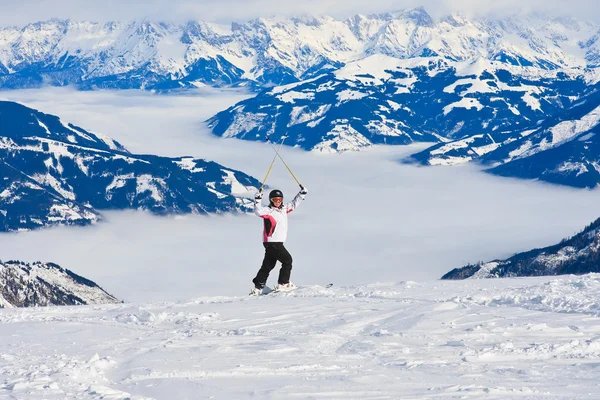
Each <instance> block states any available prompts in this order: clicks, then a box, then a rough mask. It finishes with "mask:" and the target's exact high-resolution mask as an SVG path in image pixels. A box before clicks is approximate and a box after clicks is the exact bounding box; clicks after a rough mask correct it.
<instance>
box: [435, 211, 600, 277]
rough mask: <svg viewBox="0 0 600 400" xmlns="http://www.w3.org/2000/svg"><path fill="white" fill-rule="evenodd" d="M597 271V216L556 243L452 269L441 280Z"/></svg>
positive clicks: (599, 257)
mask: <svg viewBox="0 0 600 400" xmlns="http://www.w3.org/2000/svg"><path fill="white" fill-rule="evenodd" d="M590 272H596V273H597V272H600V219H597V220H596V221H594V222H592V223H591V224H590V225H589V226H587V227H586V228H585V229H584V230H583V231H581V232H580V233H578V234H576V235H574V236H573V237H571V238H568V239H564V240H562V241H561V242H560V243H558V244H555V245H553V246H548V247H544V248H541V249H533V250H530V251H526V252H523V253H519V254H515V255H514V256H512V257H510V258H508V259H506V260H494V261H490V262H485V263H478V264H471V265H467V266H465V267H462V268H455V269H453V270H452V271H450V272H448V273H447V274H445V275H444V276H443V277H442V279H466V278H476V279H479V278H503V277H516V276H545V275H564V274H577V275H581V274H587V273H590Z"/></svg>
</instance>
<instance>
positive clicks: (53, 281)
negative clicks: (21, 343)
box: [0, 261, 120, 308]
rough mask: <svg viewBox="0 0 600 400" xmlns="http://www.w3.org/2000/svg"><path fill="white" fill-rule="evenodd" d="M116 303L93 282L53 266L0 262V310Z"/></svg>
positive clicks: (116, 300) (38, 263)
mask: <svg viewBox="0 0 600 400" xmlns="http://www.w3.org/2000/svg"><path fill="white" fill-rule="evenodd" d="M116 303H120V301H119V300H118V299H117V298H115V297H114V296H112V295H110V294H109V293H107V292H106V291H104V289H102V288H101V287H100V286H98V285H96V284H95V283H94V282H92V281H90V280H89V279H86V278H84V277H82V276H79V275H77V274H75V273H73V272H71V271H69V270H68V269H64V268H61V267H60V266H58V265H56V264H53V263H42V262H34V263H32V264H29V263H24V262H21V261H8V262H2V261H0V308H5V307H6V308H12V307H39V306H50V305H55V306H73V305H85V304H116Z"/></svg>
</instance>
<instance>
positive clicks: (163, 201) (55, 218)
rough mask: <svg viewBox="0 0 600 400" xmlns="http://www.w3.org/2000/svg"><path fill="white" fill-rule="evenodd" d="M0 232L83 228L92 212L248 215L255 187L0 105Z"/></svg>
mask: <svg viewBox="0 0 600 400" xmlns="http://www.w3.org/2000/svg"><path fill="white" fill-rule="evenodd" d="M0 171H1V172H2V175H1V178H0V231H17V230H23V229H35V228H38V227H42V226H48V225H59V224H60V225H63V224H67V225H85V224H89V223H94V222H96V221H97V220H98V219H99V218H100V214H99V212H98V210H104V209H143V210H149V211H151V212H153V213H157V214H166V213H202V214H204V213H220V212H236V211H248V210H250V208H251V205H252V201H251V200H250V199H249V198H248V197H251V192H252V191H256V187H258V186H259V185H260V182H258V181H257V180H256V179H254V178H252V177H250V176H248V175H246V174H244V173H242V172H240V171H236V170H233V169H229V168H226V167H224V166H222V165H220V164H217V163H215V162H212V161H207V160H203V159H197V158H193V157H177V158H167V157H159V156H153V155H136V154H131V153H129V152H128V151H127V150H126V149H125V148H124V147H123V146H122V145H121V144H119V143H118V142H115V141H114V140H112V139H110V138H109V137H106V136H104V135H101V134H98V133H91V132H88V131H86V130H84V129H82V128H79V127H77V126H74V125H72V124H68V123H65V122H63V121H61V120H60V119H59V118H58V117H56V116H53V115H48V114H44V113H41V112H39V111H36V110H33V109H31V108H28V107H25V106H23V105H20V104H18V103H14V102H5V101H2V102H0Z"/></svg>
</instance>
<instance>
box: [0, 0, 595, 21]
mask: <svg viewBox="0 0 600 400" xmlns="http://www.w3.org/2000/svg"><path fill="white" fill-rule="evenodd" d="M568 4H569V5H568V7H565V2H564V0H505V1H502V2H494V1H478V0H404V1H401V2H398V1H394V0H371V1H368V2H366V1H364V0H345V1H343V2H341V1H339V0H305V1H302V2H299V1H292V0H218V1H216V0H194V1H192V0H144V1H141V0H132V1H128V2H122V1H121V0H104V1H91V2H90V1H85V2H83V1H79V0H5V1H4V3H3V12H2V14H1V15H0V24H2V25H23V24H26V23H29V22H35V21H39V20H45V19H49V18H60V19H66V18H71V19H77V20H93V21H104V20H130V19H141V18H149V19H151V20H169V21H175V22H178V21H186V20H190V19H194V20H203V21H215V22H223V23H229V22H231V21H246V20H249V19H252V18H257V17H269V16H274V15H281V16H289V15H298V14H312V15H331V16H334V17H336V18H345V17H349V16H351V15H354V14H358V13H361V14H369V13H381V12H386V11H394V10H398V9H404V8H412V7H419V6H423V7H425V9H426V10H427V12H429V13H430V14H431V15H432V16H433V17H434V18H439V17H441V16H443V15H447V14H449V13H453V12H460V13H462V14H465V15H467V16H474V15H491V16H501V15H504V14H507V13H521V12H524V13H529V12H541V13H546V14H548V15H550V16H557V17H563V16H572V17H576V18H581V19H588V20H592V21H599V20H600V18H599V17H600V6H598V3H597V2H596V1H593V0H574V1H570V2H569V3H568Z"/></svg>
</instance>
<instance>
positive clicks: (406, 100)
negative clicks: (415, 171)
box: [209, 55, 593, 163]
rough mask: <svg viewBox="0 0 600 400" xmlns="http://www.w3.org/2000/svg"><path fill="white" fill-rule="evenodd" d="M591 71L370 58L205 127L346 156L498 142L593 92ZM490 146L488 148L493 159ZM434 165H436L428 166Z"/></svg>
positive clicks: (276, 92)
mask: <svg viewBox="0 0 600 400" xmlns="http://www.w3.org/2000/svg"><path fill="white" fill-rule="evenodd" d="M591 79H593V76H592V72H591V71H587V72H586V71H583V70H562V69H554V70H545V69H542V68H539V67H523V66H514V65H510V64H507V63H504V62H499V61H487V60H484V59H478V60H475V61H464V62H455V61H449V60H447V59H444V58H439V57H428V58H412V59H409V60H401V59H398V58H393V57H389V56H384V55H373V56H370V57H367V58H365V59H362V60H360V61H356V62H352V63H349V64H347V65H346V66H345V67H342V68H340V69H338V70H336V71H333V72H330V73H327V74H323V75H320V76H318V77H315V78H313V79H309V80H306V81H303V82H299V83H292V84H288V85H284V86H277V87H274V88H272V89H271V90H268V91H265V92H263V93H261V94H259V95H257V96H256V97H254V98H250V99H247V100H244V101H241V102H240V103H238V104H236V105H234V106H232V107H230V108H229V109H227V110H225V111H222V112H220V113H218V114H217V115H215V116H214V117H213V118H211V119H210V120H209V123H210V126H211V127H212V129H213V132H214V133H215V134H217V135H221V136H225V137H237V138H242V139H247V140H261V139H263V138H264V137H266V136H270V137H272V138H274V139H279V138H280V137H282V136H283V135H284V134H286V135H287V136H289V137H290V139H286V142H285V143H286V144H288V145H293V146H299V147H302V148H304V149H307V150H317V151H325V152H340V151H346V150H360V149H361V148H363V147H366V146H370V145H371V144H407V143H411V142H448V141H450V140H453V139H457V138H464V137H471V136H473V135H481V134H482V132H489V133H488V135H490V137H492V136H496V139H495V140H494V139H490V140H493V142H494V143H495V142H499V141H504V140H508V139H509V138H513V137H515V136H519V137H520V134H521V132H522V131H523V130H526V129H534V128H536V127H537V126H538V125H537V123H538V122H539V121H541V120H543V119H545V118H547V117H548V116H549V115H554V114H557V113H560V112H562V110H563V108H564V107H568V106H570V105H572V104H573V103H574V102H576V101H577V100H578V99H579V98H580V96H582V95H584V94H585V93H586V92H587V91H588V90H590V89H589V85H588V82H590V80H591ZM492 148H493V145H490V144H488V146H487V150H488V151H490V150H491V149H492ZM431 163H433V162H431Z"/></svg>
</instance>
